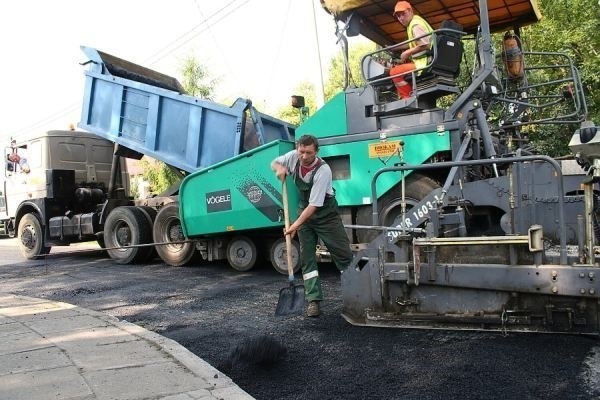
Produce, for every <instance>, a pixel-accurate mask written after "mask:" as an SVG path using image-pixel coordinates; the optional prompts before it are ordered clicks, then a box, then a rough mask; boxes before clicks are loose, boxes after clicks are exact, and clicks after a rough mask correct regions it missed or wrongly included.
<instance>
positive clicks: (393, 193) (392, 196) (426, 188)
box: [356, 173, 440, 243]
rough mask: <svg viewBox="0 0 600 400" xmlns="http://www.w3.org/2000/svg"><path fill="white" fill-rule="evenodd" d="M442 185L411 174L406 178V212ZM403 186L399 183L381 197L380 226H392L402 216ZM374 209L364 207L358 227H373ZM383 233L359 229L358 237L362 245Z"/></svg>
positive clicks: (359, 213) (359, 214)
mask: <svg viewBox="0 0 600 400" xmlns="http://www.w3.org/2000/svg"><path fill="white" fill-rule="evenodd" d="M439 187H440V185H438V183H437V182H436V181H434V180H433V179H431V178H429V177H427V176H424V175H419V174H416V173H412V174H410V175H409V176H408V177H407V178H406V184H405V190H406V193H405V195H404V198H405V199H406V210H407V211H408V210H409V209H411V208H412V207H414V206H415V205H416V204H418V203H419V202H420V201H421V200H423V199H424V198H425V196H427V195H428V194H429V193H430V192H431V191H432V190H435V189H437V188H439ZM401 202H402V184H401V183H398V184H397V185H396V186H394V187H393V188H392V189H390V190H389V191H388V192H387V193H386V194H384V195H383V196H381V198H380V199H379V201H378V203H377V205H378V207H379V225H380V226H392V224H393V222H394V220H395V219H396V218H397V217H398V216H400V215H401V214H402V206H401ZM372 213H373V209H372V207H371V206H363V207H360V208H359V209H358V212H357V213H356V223H357V224H358V225H369V226H371V225H373V221H372V218H373V215H372ZM380 234H381V231H375V230H366V229H357V231H356V237H357V239H358V241H359V242H360V243H370V242H371V241H373V239H375V238H376V237H377V236H379V235H380Z"/></svg>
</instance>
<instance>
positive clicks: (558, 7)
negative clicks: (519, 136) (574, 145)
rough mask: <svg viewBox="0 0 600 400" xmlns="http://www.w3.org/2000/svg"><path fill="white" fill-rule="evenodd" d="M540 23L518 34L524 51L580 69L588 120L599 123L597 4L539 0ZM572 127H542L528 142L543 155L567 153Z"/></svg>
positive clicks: (599, 19) (593, 1) (599, 28)
mask: <svg viewBox="0 0 600 400" xmlns="http://www.w3.org/2000/svg"><path fill="white" fill-rule="evenodd" d="M538 3H539V6H540V11H541V13H542V16H543V18H542V20H541V21H540V22H539V23H537V24H534V25H531V26H527V27H525V28H523V29H522V31H521V38H522V40H523V43H524V47H525V50H529V51H544V52H561V53H566V54H567V55H568V56H570V57H571V58H572V59H573V62H574V64H575V66H576V67H577V68H578V69H579V72H580V76H581V80H582V83H583V87H584V92H585V95H586V100H587V106H588V115H587V118H588V119H590V120H594V121H596V122H598V121H600V90H599V89H600V76H599V75H598V73H597V71H598V65H599V63H600V52H599V50H598V49H600V11H599V7H598V3H597V0H538ZM574 128H576V127H575V126H566V125H545V126H542V127H538V128H536V129H531V130H530V135H529V137H530V139H531V140H532V142H533V143H534V144H535V146H536V148H537V149H538V150H539V151H541V152H544V153H547V154H550V155H553V156H558V155H564V154H568V153H570V151H569V149H568V147H567V145H568V142H569V139H570V137H571V135H572V134H573V129H574Z"/></svg>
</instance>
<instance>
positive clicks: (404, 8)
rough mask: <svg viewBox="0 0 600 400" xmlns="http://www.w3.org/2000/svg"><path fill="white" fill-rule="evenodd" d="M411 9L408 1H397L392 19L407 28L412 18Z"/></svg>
mask: <svg viewBox="0 0 600 400" xmlns="http://www.w3.org/2000/svg"><path fill="white" fill-rule="evenodd" d="M413 15H414V14H413V8H412V6H411V5H410V3H409V2H408V1H403V0H401V1H399V2H397V3H396V7H394V17H396V18H397V19H398V21H400V23H401V24H402V25H404V26H408V24H409V23H410V21H411V19H412V17H413Z"/></svg>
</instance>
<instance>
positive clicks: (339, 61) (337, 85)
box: [325, 42, 375, 100]
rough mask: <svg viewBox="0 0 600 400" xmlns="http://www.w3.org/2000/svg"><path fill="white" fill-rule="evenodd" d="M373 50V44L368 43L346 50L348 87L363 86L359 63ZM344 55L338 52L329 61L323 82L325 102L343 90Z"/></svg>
mask: <svg viewBox="0 0 600 400" xmlns="http://www.w3.org/2000/svg"><path fill="white" fill-rule="evenodd" d="M373 50H375V44H374V43H370V42H365V43H359V44H356V45H351V46H350V47H349V49H348V64H349V67H350V79H349V80H350V82H349V83H350V85H351V86H354V87H360V86H364V84H365V82H364V80H363V78H362V72H361V66H360V61H361V59H362V57H363V56H364V55H365V54H367V53H370V52H372V51H373ZM344 70H345V61H344V54H343V52H342V51H339V52H338V53H337V54H336V55H335V56H334V57H333V58H332V59H331V61H330V63H329V70H328V75H327V76H328V77H327V80H326V82H325V100H329V99H331V98H332V97H333V96H335V95H336V94H338V93H339V92H340V91H341V90H343V89H344Z"/></svg>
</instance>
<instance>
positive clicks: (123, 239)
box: [112, 220, 131, 251]
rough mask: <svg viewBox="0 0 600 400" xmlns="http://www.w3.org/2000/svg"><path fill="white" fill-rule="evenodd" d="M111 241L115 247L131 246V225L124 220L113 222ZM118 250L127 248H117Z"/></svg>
mask: <svg viewBox="0 0 600 400" xmlns="http://www.w3.org/2000/svg"><path fill="white" fill-rule="evenodd" d="M112 236H113V237H112V239H113V240H112V241H113V243H114V244H116V245H117V247H124V246H131V227H130V226H129V224H128V223H127V222H126V221H124V220H119V221H117V223H116V224H115V229H114V230H113V235H112ZM119 250H120V251H127V250H128V249H119Z"/></svg>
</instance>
